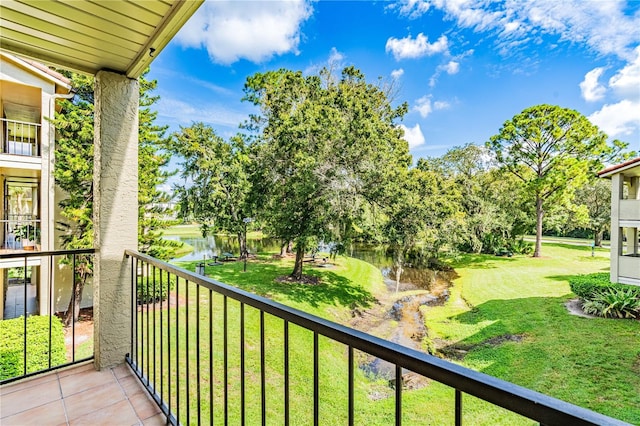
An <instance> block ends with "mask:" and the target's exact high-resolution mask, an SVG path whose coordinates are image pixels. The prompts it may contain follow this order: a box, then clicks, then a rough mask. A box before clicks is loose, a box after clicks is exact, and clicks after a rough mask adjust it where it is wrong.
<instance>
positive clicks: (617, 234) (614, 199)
mask: <svg viewBox="0 0 640 426" xmlns="http://www.w3.org/2000/svg"><path fill="white" fill-rule="evenodd" d="M623 186H624V176H623V175H622V173H616V174H614V175H613V176H611V273H610V279H611V282H618V269H619V268H618V263H619V259H618V257H619V256H621V255H622V235H623V234H622V229H621V228H620V200H621V199H622V190H623Z"/></svg>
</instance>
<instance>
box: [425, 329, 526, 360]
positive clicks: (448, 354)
mask: <svg viewBox="0 0 640 426" xmlns="http://www.w3.org/2000/svg"><path fill="white" fill-rule="evenodd" d="M525 337H526V336H525V335H524V334H503V335H502V336H496V337H492V338H491V339H487V340H485V341H483V342H480V343H476V344H475V345H465V344H460V343H455V344H452V345H450V344H447V343H448V342H447V341H446V340H440V339H437V340H436V339H434V341H433V343H434V344H435V346H436V349H437V352H438V354H439V355H442V356H443V357H444V358H446V359H450V360H455V361H462V360H463V359H464V357H465V356H466V355H467V353H469V351H471V350H473V349H475V348H479V347H482V346H498V345H501V344H503V343H505V342H517V343H520V342H522V341H523V340H524V338H525Z"/></svg>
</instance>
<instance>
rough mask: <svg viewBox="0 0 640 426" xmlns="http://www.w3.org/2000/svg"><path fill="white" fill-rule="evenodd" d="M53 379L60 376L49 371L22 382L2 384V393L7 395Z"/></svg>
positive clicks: (0, 389) (0, 387) (0, 391)
mask: <svg viewBox="0 0 640 426" xmlns="http://www.w3.org/2000/svg"><path fill="white" fill-rule="evenodd" d="M53 380H58V376H56V374H55V373H48V374H45V375H44V376H38V377H33V378H29V379H25V380H22V381H20V382H16V383H11V384H8V385H4V386H0V395H6V394H8V393H11V392H16V391H19V390H22V389H27V388H30V387H32V386H37V385H40V384H42V383H46V382H51V381H53Z"/></svg>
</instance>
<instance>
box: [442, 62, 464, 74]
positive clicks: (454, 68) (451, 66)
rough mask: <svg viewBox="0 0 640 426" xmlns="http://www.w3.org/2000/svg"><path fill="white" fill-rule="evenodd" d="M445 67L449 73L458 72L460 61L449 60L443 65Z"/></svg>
mask: <svg viewBox="0 0 640 426" xmlns="http://www.w3.org/2000/svg"><path fill="white" fill-rule="evenodd" d="M443 69H444V70H445V71H446V72H447V74H449V75H453V74H457V73H458V71H460V63H459V62H456V61H449V63H448V64H446V65H444V66H443Z"/></svg>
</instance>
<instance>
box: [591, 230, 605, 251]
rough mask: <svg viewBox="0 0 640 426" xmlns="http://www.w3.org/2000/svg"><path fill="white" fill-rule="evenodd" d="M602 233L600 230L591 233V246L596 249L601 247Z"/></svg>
mask: <svg viewBox="0 0 640 426" xmlns="http://www.w3.org/2000/svg"><path fill="white" fill-rule="evenodd" d="M603 233H604V232H603V231H602V230H599V231H595V232H594V233H593V235H594V236H593V244H594V245H595V246H596V247H602V234H603Z"/></svg>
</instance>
